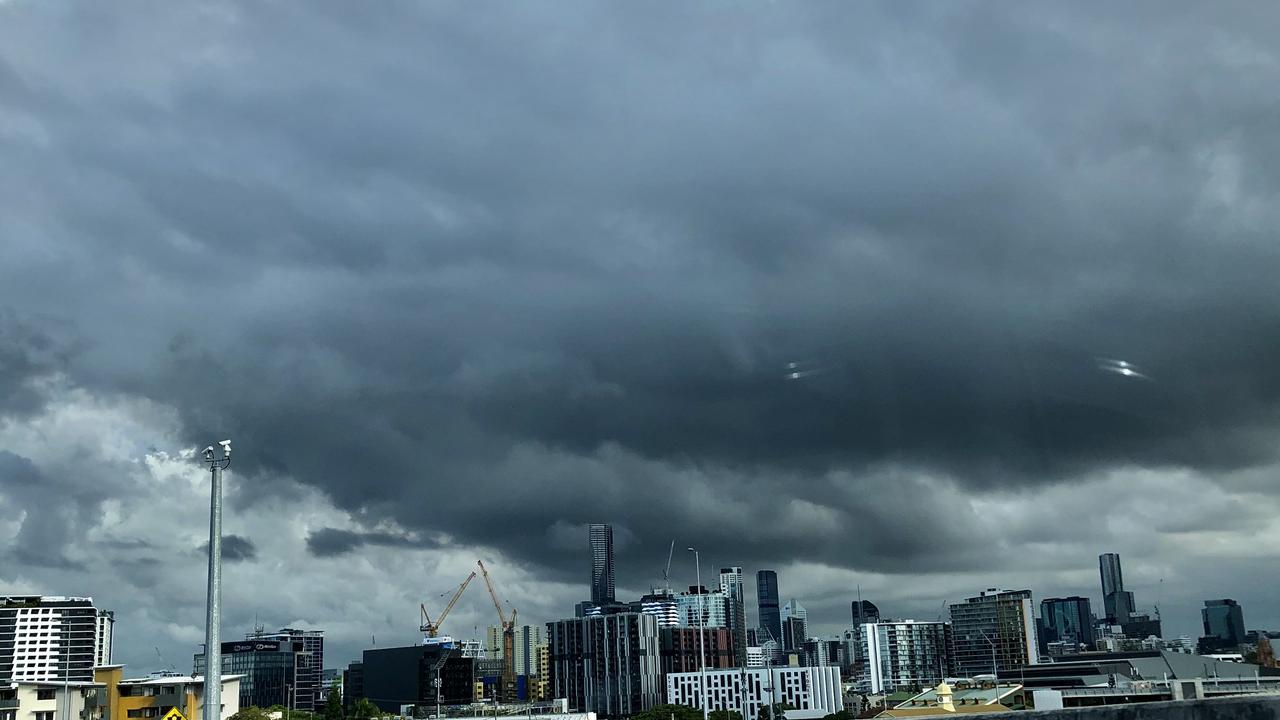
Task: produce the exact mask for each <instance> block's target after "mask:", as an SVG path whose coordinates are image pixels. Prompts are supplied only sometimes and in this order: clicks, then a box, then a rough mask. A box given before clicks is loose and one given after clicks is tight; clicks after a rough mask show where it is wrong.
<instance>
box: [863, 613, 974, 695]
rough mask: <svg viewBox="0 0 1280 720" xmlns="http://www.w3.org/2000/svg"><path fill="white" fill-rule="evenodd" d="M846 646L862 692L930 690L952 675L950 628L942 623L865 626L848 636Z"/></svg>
mask: <svg viewBox="0 0 1280 720" xmlns="http://www.w3.org/2000/svg"><path fill="white" fill-rule="evenodd" d="M845 646H846V647H847V648H848V650H847V651H846V655H848V656H849V657H848V662H849V664H850V665H854V666H856V667H857V669H858V671H857V674H856V678H857V687H858V690H859V691H860V692H864V693H881V692H893V691H894V690H897V689H898V688H908V687H929V686H931V685H937V684H938V683H940V682H942V680H943V678H945V677H947V676H948V675H950V674H951V626H950V625H948V624H946V623H943V622H916V621H915V620H887V621H885V622H868V623H863V624H861V625H855V626H854V627H853V628H852V629H851V630H849V631H847V632H846V633H845Z"/></svg>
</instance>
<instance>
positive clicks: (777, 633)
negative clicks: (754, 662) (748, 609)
mask: <svg viewBox="0 0 1280 720" xmlns="http://www.w3.org/2000/svg"><path fill="white" fill-rule="evenodd" d="M756 608H757V609H758V611H759V612H758V614H759V616H760V627H761V628H762V629H763V630H765V631H766V632H764V633H763V635H764V637H761V638H760V642H761V644H763V643H764V641H766V640H774V641H776V642H777V643H778V644H781V643H782V613H781V612H779V610H778V573H776V572H774V571H772V570H760V571H758V572H756Z"/></svg>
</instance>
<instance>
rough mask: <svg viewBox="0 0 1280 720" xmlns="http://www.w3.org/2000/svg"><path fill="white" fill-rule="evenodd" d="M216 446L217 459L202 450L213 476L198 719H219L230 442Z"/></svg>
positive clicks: (210, 452) (210, 450) (206, 450)
mask: <svg viewBox="0 0 1280 720" xmlns="http://www.w3.org/2000/svg"><path fill="white" fill-rule="evenodd" d="M220 445H222V449H223V456H222V457H221V458H216V457H215V456H214V452H213V446H212V445H210V446H209V447H207V448H205V450H204V460H205V462H206V463H208V464H209V472H210V474H211V475H212V476H213V477H212V482H211V483H210V486H209V587H208V592H207V595H206V596H205V623H204V712H203V713H202V714H201V718H202V720H221V718H222V471H223V470H226V469H227V466H229V465H230V464H231V441H230V440H224V441H223V442H221V443H220Z"/></svg>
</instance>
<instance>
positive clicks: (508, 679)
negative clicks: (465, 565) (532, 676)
mask: <svg viewBox="0 0 1280 720" xmlns="http://www.w3.org/2000/svg"><path fill="white" fill-rule="evenodd" d="M476 564H477V565H479V566H480V573H481V574H482V575H484V585H485V587H487V588H489V597H490V598H492V599H493V607H494V609H495V610H497V611H498V620H499V621H501V622H502V699H503V700H504V701H505V702H515V701H516V699H517V698H516V609H515V608H512V609H511V619H510V620H507V613H506V611H505V610H503V609H502V601H501V600H499V599H498V592H497V591H496V590H494V589H493V580H491V579H490V578H489V571H488V570H487V569H486V568H485V566H484V561H483V560H477V561H476Z"/></svg>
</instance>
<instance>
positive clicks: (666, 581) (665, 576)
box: [662, 538, 676, 595]
mask: <svg viewBox="0 0 1280 720" xmlns="http://www.w3.org/2000/svg"><path fill="white" fill-rule="evenodd" d="M675 551H676V539H675V538H671V547H669V548H667V567H666V569H665V570H663V571H662V585H663V588H664V589H665V590H666V591H667V594H668V595H670V594H671V553H673V552H675Z"/></svg>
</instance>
